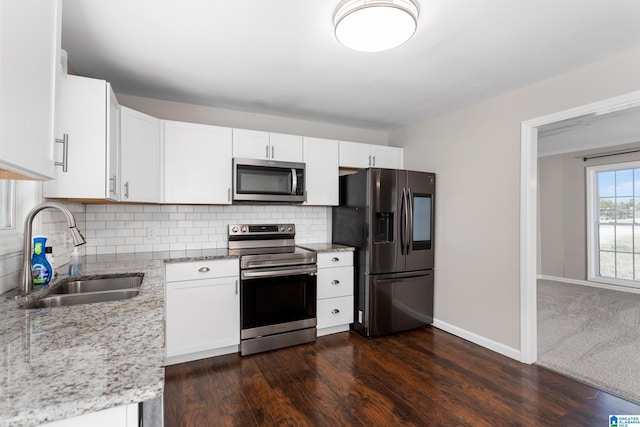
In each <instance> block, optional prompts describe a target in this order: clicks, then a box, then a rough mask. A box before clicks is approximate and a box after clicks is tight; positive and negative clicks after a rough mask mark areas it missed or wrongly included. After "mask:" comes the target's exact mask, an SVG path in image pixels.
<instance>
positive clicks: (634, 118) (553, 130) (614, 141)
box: [538, 107, 640, 156]
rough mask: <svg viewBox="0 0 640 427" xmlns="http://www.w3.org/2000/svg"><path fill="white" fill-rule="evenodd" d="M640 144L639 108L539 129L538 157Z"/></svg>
mask: <svg viewBox="0 0 640 427" xmlns="http://www.w3.org/2000/svg"><path fill="white" fill-rule="evenodd" d="M631 143H640V107H633V108H626V109H623V110H620V111H612V112H609V113H606V114H597V113H594V114H587V115H585V116H581V117H576V118H573V119H569V120H563V121H559V122H556V123H551V124H548V125H545V126H542V127H540V128H539V129H538V155H539V156H550V155H554V154H563V153H573V152H579V151H584V150H590V149H596V148H604V147H615V146H618V145H626V144H631Z"/></svg>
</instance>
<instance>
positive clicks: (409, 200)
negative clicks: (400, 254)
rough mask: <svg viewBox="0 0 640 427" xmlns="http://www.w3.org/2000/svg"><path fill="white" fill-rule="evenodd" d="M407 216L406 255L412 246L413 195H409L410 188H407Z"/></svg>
mask: <svg viewBox="0 0 640 427" xmlns="http://www.w3.org/2000/svg"><path fill="white" fill-rule="evenodd" d="M407 216H408V217H409V226H408V227H407V255H409V252H411V246H413V197H412V196H411V188H408V189H407Z"/></svg>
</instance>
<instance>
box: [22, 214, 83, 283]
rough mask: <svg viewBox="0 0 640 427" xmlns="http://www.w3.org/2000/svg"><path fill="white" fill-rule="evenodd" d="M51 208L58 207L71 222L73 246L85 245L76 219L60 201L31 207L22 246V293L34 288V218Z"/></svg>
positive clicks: (25, 224) (68, 221)
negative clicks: (32, 248)
mask: <svg viewBox="0 0 640 427" xmlns="http://www.w3.org/2000/svg"><path fill="white" fill-rule="evenodd" d="M47 208H51V209H57V210H59V211H60V212H62V213H63V214H64V215H65V216H66V217H67V224H69V231H70V232H71V238H72V239H73V246H80V245H84V244H85V243H87V242H86V240H84V237H82V234H80V232H79V231H78V229H77V228H76V219H75V218H74V217H73V214H72V213H71V211H69V209H67V208H65V207H64V206H62V205H61V204H59V203H51V202H46V203H42V204H40V205H38V206H36V207H35V208H33V209H31V211H29V213H28V214H27V219H26V220H25V222H24V245H23V247H22V249H23V250H22V275H21V277H20V285H19V286H18V291H19V292H20V294H21V295H25V294H27V293H29V292H31V290H33V273H32V271H31V238H32V234H31V233H32V227H33V219H34V218H35V216H36V215H37V214H38V212H40V211H42V210H44V209H47Z"/></svg>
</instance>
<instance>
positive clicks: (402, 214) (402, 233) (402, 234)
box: [400, 188, 406, 255]
mask: <svg viewBox="0 0 640 427" xmlns="http://www.w3.org/2000/svg"><path fill="white" fill-rule="evenodd" d="M405 201H406V188H403V189H402V200H401V201H400V253H401V254H402V255H404V238H405V237H406V236H405V233H406V230H405V227H406V222H405V220H404V219H405V216H406V215H405V214H406V207H405Z"/></svg>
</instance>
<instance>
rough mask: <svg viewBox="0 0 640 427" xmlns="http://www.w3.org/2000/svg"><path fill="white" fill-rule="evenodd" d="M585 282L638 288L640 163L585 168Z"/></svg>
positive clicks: (639, 282)
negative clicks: (586, 247) (586, 208)
mask: <svg viewBox="0 0 640 427" xmlns="http://www.w3.org/2000/svg"><path fill="white" fill-rule="evenodd" d="M587 188H588V192H587V206H588V210H587V224H588V226H587V235H588V240H587V241H588V246H589V249H588V252H589V257H588V258H589V261H588V268H589V280H593V281H597V282H605V283H612V284H619V285H626V286H636V287H640V162H631V163H620V164H616V165H604V166H594V167H590V168H587Z"/></svg>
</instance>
